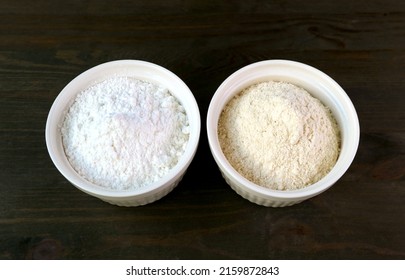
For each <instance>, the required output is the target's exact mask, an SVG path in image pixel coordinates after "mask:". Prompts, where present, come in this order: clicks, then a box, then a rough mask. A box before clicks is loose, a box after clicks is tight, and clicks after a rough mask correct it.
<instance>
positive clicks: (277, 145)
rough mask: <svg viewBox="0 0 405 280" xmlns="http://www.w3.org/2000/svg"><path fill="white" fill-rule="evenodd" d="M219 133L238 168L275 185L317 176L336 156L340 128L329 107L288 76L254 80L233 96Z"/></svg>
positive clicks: (287, 186) (299, 184)
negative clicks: (257, 81)
mask: <svg viewBox="0 0 405 280" xmlns="http://www.w3.org/2000/svg"><path fill="white" fill-rule="evenodd" d="M218 136H219V141H220V144H221V148H222V150H223V152H224V154H225V156H226V158H227V159H228V161H229V162H230V164H231V165H232V166H233V167H234V168H235V169H236V171H238V172H239V173H240V174H241V175H243V176H244V177H245V178H247V179H248V180H250V181H252V182H254V183H256V184H258V185H260V186H263V187H266V188H271V189H276V190H294V189H300V188H303V187H306V186H308V185H310V184H313V183H315V182H317V181H319V180H320V179H322V178H323V177H324V176H325V175H326V174H327V173H328V172H329V171H330V170H331V169H332V168H333V166H334V165H335V163H336V161H337V158H338V156H339V146H340V134H339V129H338V126H337V123H336V121H335V119H334V118H333V116H332V114H331V112H330V110H329V109H328V108H326V107H325V106H324V105H323V104H322V103H321V102H320V101H319V100H318V99H316V98H314V97H312V96H311V95H310V94H309V93H308V92H307V91H306V90H304V89H302V88H300V87H297V86H295V85H293V84H290V83H287V82H277V81H269V82H262V83H258V84H255V85H252V86H250V87H248V88H246V89H245V90H243V91H242V92H241V93H240V94H238V95H237V96H235V97H234V98H233V99H231V100H230V102H229V103H228V104H227V105H226V106H225V108H224V110H223V112H222V114H221V116H220V119H219V123H218Z"/></svg>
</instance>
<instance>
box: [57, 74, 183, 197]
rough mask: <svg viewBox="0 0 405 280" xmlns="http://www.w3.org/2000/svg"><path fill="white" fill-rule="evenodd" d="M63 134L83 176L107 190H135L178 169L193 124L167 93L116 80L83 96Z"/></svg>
mask: <svg viewBox="0 0 405 280" xmlns="http://www.w3.org/2000/svg"><path fill="white" fill-rule="evenodd" d="M61 133H62V141H63V146H64V149H65V153H66V155H67V157H68V160H69V162H70V164H71V165H72V167H73V168H74V169H75V170H76V171H77V172H78V173H79V174H80V175H81V176H83V177H84V178H86V179H87V180H89V181H91V182H93V183H95V184H97V185H99V186H102V187H104V188H106V189H111V190H133V189H138V188H142V187H145V186H147V185H149V184H151V183H153V182H155V181H157V180H159V179H160V178H162V177H163V176H164V175H166V174H167V173H168V172H169V171H170V170H171V169H172V168H173V167H174V166H175V165H176V164H177V162H178V161H179V159H180V157H181V156H182V155H183V153H184V151H185V148H186V145H187V142H188V138H189V124H188V118H187V115H186V112H185V110H184V108H183V106H182V105H181V104H180V103H179V101H178V100H177V99H176V98H175V97H174V96H173V95H172V94H171V93H170V92H169V91H168V90H167V89H165V88H163V87H161V86H159V85H155V84H152V83H149V82H146V81H141V80H137V79H134V78H130V77H113V78H110V79H108V80H105V81H103V82H101V83H98V84H96V85H94V86H92V87H90V88H88V89H86V90H84V91H83V92H81V93H79V94H78V96H77V97H76V99H75V101H74V103H73V104H72V106H71V107H70V109H69V111H68V112H67V114H66V117H65V119H64V122H63V124H62V127H61Z"/></svg>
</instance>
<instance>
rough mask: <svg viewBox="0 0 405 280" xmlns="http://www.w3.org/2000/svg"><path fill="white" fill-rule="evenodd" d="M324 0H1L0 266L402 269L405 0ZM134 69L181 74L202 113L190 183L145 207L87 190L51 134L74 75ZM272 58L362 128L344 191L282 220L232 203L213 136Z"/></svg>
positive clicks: (283, 214) (277, 212)
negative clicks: (290, 66)
mask: <svg viewBox="0 0 405 280" xmlns="http://www.w3.org/2000/svg"><path fill="white" fill-rule="evenodd" d="M319 2H320V1H312V0H309V1H293V0H285V1H282V0H280V1H121V0H118V1H91V0H87V1H83V0H81V1H65V2H60V1H50V0H40V1H34V2H28V1H24V0H18V1H0V8H1V9H0V259H405V238H404V236H405V223H404V220H405V203H404V201H405V182H404V180H405V178H404V177H405V176H404V175H405V168H404V162H405V125H404V124H405V113H404V103H405V95H404V91H405V79H404V76H405V70H404V69H405V2H403V1H394V0H385V1H378V0H373V1H363V0H361V1H347V0H342V1H322V3H319ZM323 2H324V3H323ZM127 58H128V59H141V60H146V61H150V62H154V63H157V64H160V65H162V66H164V67H167V68H168V69H170V70H171V71H173V72H175V73H176V74H177V75H178V76H179V77H180V78H182V79H183V80H184V81H185V82H186V83H187V85H188V86H189V87H190V89H191V90H192V91H193V93H194V95H195V98H196V100H197V102H198V104H199V106H200V110H201V116H202V131H201V132H202V133H201V143H200V146H199V149H198V151H197V154H196V157H195V159H194V161H193V163H192V164H191V166H190V168H189V170H188V172H187V174H186V176H185V177H184V179H183V181H182V182H181V183H180V184H179V186H178V187H177V188H176V189H175V190H174V191H173V192H172V193H170V194H169V195H168V196H166V197H165V198H163V199H162V200H160V201H158V202H156V203H153V204H150V205H146V206H142V207H136V208H121V207H116V206H112V205H109V204H107V203H104V202H102V201H100V200H98V199H95V198H93V197H90V196H88V195H86V194H84V193H82V192H80V191H78V190H77V189H75V188H74V187H73V186H72V185H70V184H69V183H68V182H67V181H66V180H65V179H64V178H63V176H62V175H60V174H59V172H58V171H57V170H56V168H55V167H54V165H53V163H52V162H51V160H50V158H49V155H48V153H47V150H46V146H45V137H44V129H45V122H46V118H47V114H48V111H49V109H50V107H51V105H52V102H53V101H54V99H55V97H56V96H57V95H58V93H59V92H60V91H61V90H62V88H63V87H64V86H65V85H66V84H67V83H68V82H69V81H70V80H72V79H73V78H74V77H75V76H77V75H78V74H80V73H81V72H83V71H85V70H86V69H88V68H90V67H92V66H95V65H97V64H100V63H103V62H106V61H110V60H115V59H127ZM274 58H283V59H291V60H297V61H300V62H304V63H308V64H310V65H312V66H314V67H317V68H319V69H321V70H322V71H324V72H326V73H327V74H329V75H330V76H331V77H333V78H334V79H335V80H336V81H337V82H338V83H339V84H340V85H341V86H342V87H343V88H344V89H345V90H346V91H347V93H348V95H349V97H350V98H351V99H352V101H353V103H354V105H355V107H356V109H357V112H358V115H359V119H360V125H361V140H360V146H359V150H358V153H357V156H356V158H355V160H354V162H353V165H352V166H351V168H350V169H349V170H348V172H347V173H346V174H345V175H344V176H343V177H342V178H341V180H339V181H338V182H337V183H336V184H335V186H334V187H332V188H331V189H330V190H328V191H327V192H325V193H323V194H321V195H319V196H317V197H315V198H313V199H310V200H308V201H306V202H303V203H301V204H298V205H296V206H292V207H288V208H281V209H273V208H265V207H261V206H257V205H254V204H252V203H250V202H248V201H246V200H244V199H243V198H241V197H240V196H238V195H237V194H236V193H235V192H233V191H232V190H231V189H230V187H229V186H228V185H227V184H226V183H225V181H224V180H223V179H222V177H221V175H220V173H219V171H218V169H217V167H216V165H215V162H214V160H213V158H212V156H211V154H210V151H209V148H208V144H207V138H206V133H205V117H206V112H207V109H208V105H209V102H210V100H211V98H212V95H213V93H214V92H215V90H216V89H217V87H218V86H219V85H220V84H221V82H222V81H223V80H224V79H225V78H226V77H227V76H229V75H230V74H231V73H233V72H234V71H236V70H237V69H239V68H240V67H243V66H245V65H247V64H249V63H253V62H257V61H260V60H266V59H274Z"/></svg>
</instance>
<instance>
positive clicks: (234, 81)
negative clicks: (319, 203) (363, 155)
mask: <svg viewBox="0 0 405 280" xmlns="http://www.w3.org/2000/svg"><path fill="white" fill-rule="evenodd" d="M269 80H277V81H285V82H290V83H292V84H295V85H297V86H301V87H302V88H304V89H306V90H307V91H308V92H309V93H311V94H312V95H313V96H314V97H316V98H318V99H319V100H321V101H322V102H323V104H325V105H326V106H328V107H329V108H330V109H331V111H332V114H333V115H334V117H335V119H336V121H337V123H338V125H339V128H340V132H341V151H340V155H339V158H338V160H337V162H336V164H335V166H334V167H333V169H332V170H331V171H330V172H329V173H328V174H327V175H326V176H325V177H324V178H323V179H321V180H320V181H318V182H316V183H314V184H312V185H310V186H307V187H305V188H302V189H299V190H292V191H278V190H272V189H268V188H264V187H261V186H259V185H256V184H254V183H252V182H250V181H248V180H247V179H246V178H244V177H243V176H242V175H240V174H239V173H238V172H237V171H236V170H235V169H234V168H233V167H232V166H231V164H230V163H229V162H228V160H227V159H226V157H225V155H224V154H223V152H222V151H221V148H220V144H219V140H218V130H217V126H218V125H217V124H218V120H219V116H220V114H221V112H222V110H223V108H224V106H225V105H226V104H227V102H228V101H229V100H230V99H231V98H232V97H233V96H234V95H235V94H237V93H239V92H240V91H241V90H242V89H244V88H246V87H248V86H250V85H252V84H255V83H259V82H263V81H269ZM207 133H208V141H209V146H210V149H211V152H212V155H213V157H214V159H215V161H216V163H217V164H218V166H219V169H220V171H221V173H222V175H223V177H224V178H225V180H226V182H227V183H228V184H229V185H230V186H231V187H232V189H234V190H235V191H236V192H237V193H238V194H239V195H241V196H242V197H244V198H246V199H248V200H250V201H251V202H254V203H257V204H259V205H264V206H272V207H281V206H289V205H293V204H296V203H299V202H301V201H304V200H306V199H309V198H311V197H314V196H316V195H318V194H320V193H322V192H324V191H325V190H327V189H328V188H329V187H331V186H332V185H333V184H334V183H335V182H336V181H337V180H338V179H339V178H340V177H341V176H343V174H344V173H345V172H346V170H347V169H348V168H349V166H350V164H351V163H352V161H353V159H354V156H355V154H356V152H357V148H358V144H359V138H360V127H359V120H358V117H357V114H356V111H355V108H354V106H353V104H352V102H351V101H350V99H349V97H348V96H347V94H346V93H345V91H344V90H343V89H342V88H341V87H340V86H339V85H338V84H337V83H336V82H335V81H334V80H333V79H331V78H330V77H329V76H328V75H326V74H325V73H323V72H321V71H319V70H317V69H315V68H313V67H311V66H308V65H305V64H302V63H299V62H294V61H289V60H268V61H262V62H257V63H253V64H251V65H248V66H246V67H243V68H242V69H240V70H238V71H236V72H235V73H233V74H232V75H231V76H229V77H228V78H227V79H226V80H225V81H224V82H223V83H222V84H221V85H220V86H219V88H218V89H217V91H216V92H215V94H214V96H213V98H212V100H211V103H210V105H209V109H208V115H207Z"/></svg>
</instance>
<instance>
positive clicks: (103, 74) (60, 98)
mask: <svg viewBox="0 0 405 280" xmlns="http://www.w3.org/2000/svg"><path fill="white" fill-rule="evenodd" d="M137 69H138V70H139V73H136V74H135V73H134V71H136V70H137ZM114 71H115V72H116V73H120V74H117V75H118V76H131V77H136V78H139V79H142V80H147V81H149V82H153V83H159V81H158V80H159V78H161V79H162V80H167V81H168V80H170V81H171V82H173V84H175V85H176V89H177V87H179V89H178V91H176V92H173V91H172V90H169V91H170V93H171V94H173V95H174V96H175V97H176V98H177V99H178V100H179V101H180V103H181V104H182V105H183V107H184V108H185V110H186V112H187V115H188V118H189V124H190V134H189V139H188V143H187V146H186V149H185V151H184V153H183V155H182V157H181V158H180V159H179V161H178V163H177V164H176V165H175V166H174V167H173V168H172V169H170V171H169V172H168V173H167V174H166V175H165V176H163V177H162V178H160V179H159V180H157V181H155V182H153V183H151V184H150V185H148V186H145V187H141V188H138V189H133V190H111V189H107V188H103V187H100V186H98V185H96V184H94V183H92V182H90V181H88V180H86V179H84V178H83V177H82V176H80V175H79V174H78V173H77V172H76V171H75V170H74V169H73V167H72V166H71V165H70V163H69V161H68V159H67V157H66V154H65V153H64V152H63V153H62V152H61V151H60V150H61V145H62V144H61V142H62V140H61V135H60V123H61V119H63V118H64V116H65V115H66V110H67V109H68V108H69V107H70V105H69V104H68V103H69V102H70V103H72V102H73V101H74V99H75V97H76V96H77V94H79V93H80V92H81V90H79V89H80V88H81V89H82V90H83V89H85V88H88V87H89V86H91V85H93V84H95V83H98V82H101V81H103V80H105V79H107V78H109V77H112V76H114V75H116V74H112V73H113V72H114ZM147 75H150V77H149V76H148V77H146V76H147ZM160 84H162V85H163V86H166V87H168V86H167V85H165V84H163V83H160ZM61 108H64V110H63V112H60V109H61ZM58 131H59V132H58ZM200 131H201V116H200V111H199V107H198V104H197V102H196V100H195V97H194V95H193V93H192V92H191V90H190V88H189V87H188V86H187V85H186V84H185V82H184V81H183V80H181V79H180V78H179V77H178V76H177V75H176V74H174V73H173V72H171V71H170V70H168V69H166V68H164V67H163V66H160V65H158V64H155V63H152V62H147V61H143V60H135V59H122V60H113V61H108V62H104V63H101V64H98V65H96V66H94V67H91V68H89V69H87V70H85V71H84V72H82V73H80V74H79V75H77V76H76V77H75V78H74V79H73V80H71V81H70V82H69V83H68V84H67V85H66V86H65V87H64V88H63V89H62V90H61V91H60V92H59V94H58V95H57V96H56V98H55V100H54V102H53V104H52V106H51V108H50V110H49V113H48V116H47V120H46V126H45V142H46V147H47V150H48V153H49V155H50V157H51V160H52V162H53V163H54V165H55V166H56V168H57V169H58V170H59V172H60V173H61V174H62V175H63V176H64V177H65V178H66V179H67V180H68V181H70V182H71V183H72V184H73V185H74V186H75V187H77V188H78V189H80V190H82V191H83V192H85V193H88V194H90V195H93V196H96V197H99V198H106V199H111V198H112V199H119V198H130V197H139V198H142V197H148V196H151V195H153V194H155V193H158V192H160V191H162V190H163V189H165V188H167V187H170V186H171V185H172V184H174V183H175V182H176V181H177V180H178V179H179V177H180V178H181V176H182V175H184V172H185V171H186V169H187V168H188V166H189V165H190V164H191V162H192V159H193V158H194V155H195V153H196V150H197V147H198V144H199V138H200ZM62 149H63V148H62ZM62 154H63V156H62Z"/></svg>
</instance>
